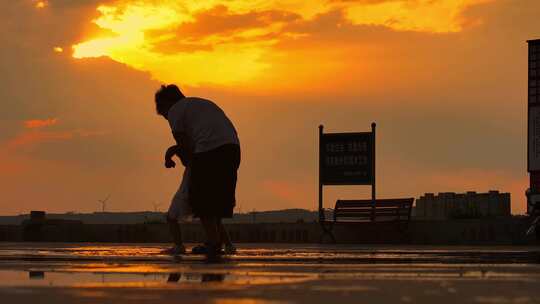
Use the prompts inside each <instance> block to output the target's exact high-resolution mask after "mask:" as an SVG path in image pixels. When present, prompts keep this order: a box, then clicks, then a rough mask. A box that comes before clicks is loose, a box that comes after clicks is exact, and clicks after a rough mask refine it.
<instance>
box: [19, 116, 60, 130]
mask: <svg viewBox="0 0 540 304" xmlns="http://www.w3.org/2000/svg"><path fill="white" fill-rule="evenodd" d="M57 123H58V118H48V119H31V120H26V121H25V122H24V126H25V127H26V128H27V129H37V128H44V127H49V126H54V125H56V124H57Z"/></svg>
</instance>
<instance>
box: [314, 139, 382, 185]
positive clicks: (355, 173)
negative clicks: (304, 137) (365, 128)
mask: <svg viewBox="0 0 540 304" xmlns="http://www.w3.org/2000/svg"><path fill="white" fill-rule="evenodd" d="M319 150H320V151H319V155H320V168H319V170H320V177H321V180H320V182H321V183H322V184H324V185H371V184H372V183H373V133H371V132H365V133H329V134H322V135H321V138H320V146H319Z"/></svg>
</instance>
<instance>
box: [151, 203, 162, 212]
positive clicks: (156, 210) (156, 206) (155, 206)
mask: <svg viewBox="0 0 540 304" xmlns="http://www.w3.org/2000/svg"><path fill="white" fill-rule="evenodd" d="M152 205H153V206H154V212H159V206H161V204H160V203H158V202H153V203H152Z"/></svg>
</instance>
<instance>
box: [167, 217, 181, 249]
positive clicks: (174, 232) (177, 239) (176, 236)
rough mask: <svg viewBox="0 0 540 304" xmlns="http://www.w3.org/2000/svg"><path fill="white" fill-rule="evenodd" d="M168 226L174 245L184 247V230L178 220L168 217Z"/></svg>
mask: <svg viewBox="0 0 540 304" xmlns="http://www.w3.org/2000/svg"><path fill="white" fill-rule="evenodd" d="M167 224H168V225H169V232H170V233H171V236H172V238H173V242H174V244H175V245H176V246H178V247H183V246H184V242H183V239H182V230H180V224H178V220H177V219H175V218H174V219H173V218H171V217H169V216H167Z"/></svg>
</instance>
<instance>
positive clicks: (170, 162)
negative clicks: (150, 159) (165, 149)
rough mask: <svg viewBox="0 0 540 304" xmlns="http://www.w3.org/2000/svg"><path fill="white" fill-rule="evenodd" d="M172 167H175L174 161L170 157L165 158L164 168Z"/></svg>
mask: <svg viewBox="0 0 540 304" xmlns="http://www.w3.org/2000/svg"><path fill="white" fill-rule="evenodd" d="M174 167H176V163H175V162H174V160H172V158H166V159H165V168H167V169H171V168H174Z"/></svg>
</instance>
